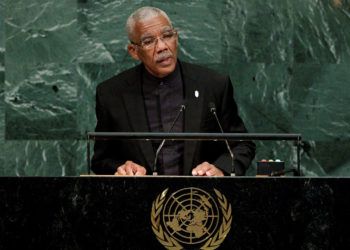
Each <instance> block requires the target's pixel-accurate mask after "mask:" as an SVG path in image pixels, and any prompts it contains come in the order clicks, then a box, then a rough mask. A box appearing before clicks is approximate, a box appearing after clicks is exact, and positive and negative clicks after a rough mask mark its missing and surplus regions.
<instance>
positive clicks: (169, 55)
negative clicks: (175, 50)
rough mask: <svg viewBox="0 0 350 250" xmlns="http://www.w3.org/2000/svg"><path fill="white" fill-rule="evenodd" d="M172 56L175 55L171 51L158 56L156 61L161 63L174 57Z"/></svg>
mask: <svg viewBox="0 0 350 250" xmlns="http://www.w3.org/2000/svg"><path fill="white" fill-rule="evenodd" d="M172 56H173V54H172V53H171V52H170V51H164V52H162V53H161V54H158V55H157V56H156V61H157V62H159V61H162V60H164V59H167V58H168V57H172Z"/></svg>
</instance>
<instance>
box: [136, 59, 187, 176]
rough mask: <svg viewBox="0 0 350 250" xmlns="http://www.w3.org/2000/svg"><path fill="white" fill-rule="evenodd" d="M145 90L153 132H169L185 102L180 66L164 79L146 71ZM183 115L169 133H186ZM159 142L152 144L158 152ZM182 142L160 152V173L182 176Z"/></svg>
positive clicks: (145, 99) (144, 71) (170, 145)
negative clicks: (184, 131)
mask: <svg viewBox="0 0 350 250" xmlns="http://www.w3.org/2000/svg"><path fill="white" fill-rule="evenodd" d="M142 80H143V84H142V90H143V96H144V101H145V106H146V114H147V117H148V125H149V128H150V131H151V132H169V130H170V128H171V125H172V123H173V122H174V120H175V118H176V116H177V114H178V113H179V111H180V107H181V105H182V104H183V103H184V91H183V89H184V88H183V81H182V77H181V70H180V67H179V64H178V63H177V65H176V68H175V70H174V72H172V73H171V74H170V75H168V76H166V77H164V78H157V77H155V76H153V75H151V74H150V73H149V72H148V71H147V70H146V69H145V68H144V70H143V75H142ZM183 128H184V114H183V113H182V114H181V115H180V116H179V118H178V120H177V121H176V123H175V124H174V127H173V128H172V129H171V131H170V132H183V130H184V129H183ZM159 144H160V141H153V148H154V150H156V149H157V148H158V146H159ZM183 152H184V142H183V141H166V142H165V144H164V146H163V148H162V149H161V152H160V153H159V158H158V164H157V168H158V171H159V173H160V174H165V175H179V174H182V168H183Z"/></svg>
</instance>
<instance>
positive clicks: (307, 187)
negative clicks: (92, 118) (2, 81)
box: [0, 177, 350, 250]
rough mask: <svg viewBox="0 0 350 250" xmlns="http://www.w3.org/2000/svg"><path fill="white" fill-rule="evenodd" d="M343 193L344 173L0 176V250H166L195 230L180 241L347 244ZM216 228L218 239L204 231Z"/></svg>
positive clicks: (348, 205) (235, 245) (347, 193)
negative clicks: (299, 175)
mask: <svg viewBox="0 0 350 250" xmlns="http://www.w3.org/2000/svg"><path fill="white" fill-rule="evenodd" d="M165 190H166V191H165ZM162 194H163V196H162ZM349 197H350V179H347V178H283V177H280V178H247V177H246V178H244V177H243V178H231V177H223V178H201V177H138V178H137V177H62V178H47V177H27V178H21V177H19V178H5V177H2V178H0V200H1V202H0V212H1V213H0V249H123V250H124V249H165V248H164V246H163V245H162V244H164V242H165V243H166V242H170V243H171V244H173V243H174V242H173V241H171V239H170V238H173V239H175V241H176V242H177V243H179V244H180V245H181V246H183V247H184V245H185V244H184V243H181V240H184V239H188V240H189V241H192V242H196V239H199V238H201V237H202V241H201V242H199V243H198V244H197V245H194V244H192V245H186V247H184V248H186V249H191V248H192V249H200V247H203V245H204V244H207V245H211V244H214V243H215V244H219V245H220V246H219V248H217V249H340V248H345V247H347V248H348V247H349V246H350V237H349V232H350V230H349V227H350V199H349ZM192 198H193V199H194V198H196V199H197V200H196V201H193V203H192V201H191V202H190V203H188V201H189V200H191V199H192ZM198 199H199V200H200V202H199V203H198ZM214 203H215V204H216V205H215V204H214ZM189 204H190V205H189ZM152 205H153V207H152ZM215 206H216V207H215ZM186 209H187V210H191V211H192V212H191V211H190V212H186ZM215 209H217V211H219V212H220V213H221V214H223V213H225V216H226V219H220V218H219V219H217V218H216V217H215V215H213V213H212V211H216V210H215ZM163 211H167V212H166V213H165V212H163ZM171 211H173V212H171ZM203 211H204V212H203ZM171 213H173V214H172V215H171ZM169 216H170V217H169ZM171 216H172V217H171ZM210 216H211V217H210ZM199 217H201V218H202V219H201V220H197V222H196V220H195V219H198V218H199ZM209 217H210V218H209ZM159 220H166V221H167V224H166V225H165V226H164V225H163V227H162V229H163V231H162V232H160V234H159V235H160V236H164V235H165V234H167V235H168V236H169V237H170V238H168V239H166V238H165V240H163V243H162V244H161V241H160V240H159V237H160V236H159V235H158V236H157V235H156V234H155V233H154V230H152V226H153V227H154V223H155V222H157V221H159ZM198 221H199V222H198ZM166 226H169V227H167V228H166ZM169 228H170V229H169ZM176 228H178V229H176ZM180 228H182V229H180ZM153 229H154V228H153ZM214 229H217V230H222V231H221V233H218V234H220V237H221V238H220V239H223V238H224V235H223V234H224V233H225V232H226V233H227V236H226V238H225V239H224V240H223V241H222V242H219V241H218V240H217V242H214V243H213V242H209V241H208V239H209V238H208V237H207V238H205V235H210V233H213V232H209V231H210V230H214ZM157 230H158V232H159V230H160V229H159V227H158V228H157ZM157 230H156V231H157ZM181 230H182V231H181ZM191 230H192V231H191ZM225 230H226V231H225ZM215 232H216V231H215ZM215 232H214V234H212V235H215ZM218 234H217V235H218ZM181 237H183V238H181ZM208 242H209V243H208ZM212 249H214V248H212Z"/></svg>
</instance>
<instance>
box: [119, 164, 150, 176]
mask: <svg viewBox="0 0 350 250" xmlns="http://www.w3.org/2000/svg"><path fill="white" fill-rule="evenodd" d="M114 175H138V176H140V175H146V169H145V168H144V167H142V166H140V165H138V164H136V163H135V162H133V161H126V162H125V163H124V164H123V165H121V166H119V167H118V168H117V172H115V173H114Z"/></svg>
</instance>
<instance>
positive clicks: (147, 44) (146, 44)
mask: <svg viewBox="0 0 350 250" xmlns="http://www.w3.org/2000/svg"><path fill="white" fill-rule="evenodd" d="M167 35H168V36H169V35H170V36H169V37H167ZM177 35H178V30H177V29H171V30H167V31H164V32H163V33H162V34H161V35H159V36H155V37H147V38H145V39H144V40H141V42H140V43H135V42H133V41H130V43H131V44H133V45H136V46H138V47H140V48H142V49H153V48H154V47H155V46H156V44H157V43H158V39H161V40H162V41H163V42H165V43H167V42H169V41H170V40H171V39H174V38H175V37H176V36H177Z"/></svg>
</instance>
